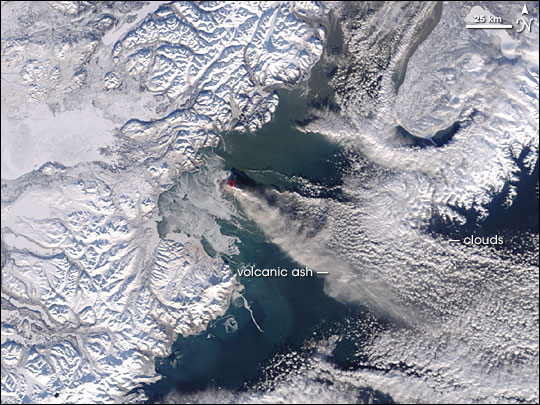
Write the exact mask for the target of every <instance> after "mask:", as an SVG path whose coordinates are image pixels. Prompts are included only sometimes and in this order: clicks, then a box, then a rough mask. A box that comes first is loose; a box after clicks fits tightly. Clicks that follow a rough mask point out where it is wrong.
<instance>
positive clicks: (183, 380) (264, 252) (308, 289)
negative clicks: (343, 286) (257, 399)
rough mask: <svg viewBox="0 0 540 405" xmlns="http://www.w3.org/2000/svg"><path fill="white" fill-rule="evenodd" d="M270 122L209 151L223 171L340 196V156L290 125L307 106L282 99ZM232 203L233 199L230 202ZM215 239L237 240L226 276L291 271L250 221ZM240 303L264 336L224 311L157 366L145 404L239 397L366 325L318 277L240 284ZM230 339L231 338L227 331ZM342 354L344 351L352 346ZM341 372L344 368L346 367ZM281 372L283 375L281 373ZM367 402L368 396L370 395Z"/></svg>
mask: <svg viewBox="0 0 540 405" xmlns="http://www.w3.org/2000/svg"><path fill="white" fill-rule="evenodd" d="M280 99H281V102H280V104H279V107H278V109H277V111H276V114H275V119H274V120H273V121H272V122H271V123H269V124H267V125H265V126H264V127H263V128H262V129H261V130H260V131H258V132H257V133H256V134H240V133H235V132H231V133H227V134H223V143H222V144H221V145H220V147H218V148H216V149H215V150H208V151H206V152H205V153H216V154H218V155H219V156H221V157H222V158H223V159H224V168H225V169H226V170H230V169H232V168H235V169H238V170H241V171H243V172H245V173H246V174H247V175H249V177H250V178H252V179H253V180H255V181H256V182H257V183H258V184H259V185H260V186H261V187H269V188H276V189H288V190H294V191H297V192H300V193H302V192H308V191H307V190H303V189H302V187H303V184H305V182H304V181H300V180H299V179H304V180H307V181H308V182H309V183H310V184H313V185H319V186H322V188H324V189H328V190H332V189H335V190H339V185H340V182H341V173H342V171H343V170H344V169H345V168H346V167H347V164H346V160H345V158H344V156H343V153H342V151H341V148H340V147H339V146H338V145H336V144H333V143H332V142H330V141H328V140H327V139H326V138H325V137H323V136H321V135H319V134H306V133H302V132H300V131H298V130H297V129H295V128H296V126H297V124H298V123H297V120H296V117H298V116H299V115H300V116H301V115H302V114H305V111H307V108H308V104H307V103H308V101H307V98H304V97H301V96H300V94H299V92H298V91H288V92H282V93H281V94H280ZM230 198H232V197H230ZM219 224H220V226H221V231H222V233H224V234H227V235H234V236H237V237H238V239H239V240H240V241H241V242H240V243H239V245H238V248H239V251H240V254H238V255H236V256H233V257H224V259H225V260H227V261H228V263H229V264H230V266H231V268H232V269H233V270H237V269H238V268H240V267H242V266H244V265H246V264H254V265H255V266H256V267H258V268H277V267H281V268H287V269H292V268H298V267H301V264H299V263H295V262H294V261H292V260H291V259H290V258H289V257H288V256H287V255H286V254H285V253H284V252H282V251H281V250H280V249H279V248H278V247H277V246H276V245H274V244H272V243H270V242H269V241H268V240H267V239H266V237H265V235H264V234H263V233H262V231H261V230H260V229H259V228H258V227H257V225H256V224H255V223H254V222H251V221H250V220H249V219H243V220H236V221H231V222H227V221H220V222H219ZM239 280H240V282H241V283H242V284H243V285H244V287H245V291H244V293H243V294H244V296H245V298H246V299H247V300H248V302H249V303H250V306H251V309H252V311H253V314H254V317H255V319H256V321H257V323H258V324H259V325H260V327H261V328H262V330H263V331H264V333H261V332H260V331H259V330H258V329H257V328H256V326H255V325H254V323H253V321H252V319H251V316H250V314H249V312H248V311H247V310H246V309H245V308H243V307H236V306H235V305H231V307H230V308H229V310H228V311H227V313H226V314H225V316H224V317H222V318H221V319H218V320H216V321H214V322H212V323H211V324H210V326H209V328H208V330H207V331H206V332H205V333H203V334H201V335H199V336H191V337H187V338H183V337H180V338H178V340H177V341H176V342H175V343H174V345H173V348H172V351H173V352H172V354H171V356H169V357H167V358H165V359H159V360H158V361H157V365H156V367H157V371H158V373H160V374H162V375H163V376H164V378H163V379H162V380H161V381H159V382H158V383H156V384H153V385H151V386H147V387H145V390H146V392H147V394H148V395H149V398H150V402H156V401H159V400H160V398H162V397H163V396H164V395H166V394H167V393H168V392H170V390H177V391H184V392H193V391H197V390H204V389H208V388H219V387H221V388H227V389H232V390H243V389H246V388H248V387H249V386H251V385H252V384H254V383H256V382H258V381H262V380H264V379H265V377H266V376H265V374H264V372H263V366H264V365H265V364H268V363H269V362H270V361H271V359H272V358H273V357H274V356H275V355H276V354H277V353H283V352H288V351H290V350H298V351H302V350H303V349H302V347H303V346H304V343H305V342H306V340H307V339H309V338H312V337H313V336H314V334H316V336H318V337H323V336H325V335H330V334H331V333H335V332H336V331H339V330H340V329H346V326H345V325H346V324H347V320H351V319H354V320H355V322H356V324H358V325H361V322H360V321H359V320H363V319H366V318H368V316H367V314H366V310H365V309H364V308H362V307H359V306H347V305H344V304H342V303H339V302H337V301H335V300H333V299H332V298H330V297H328V296H327V295H326V294H325V293H324V291H323V283H324V280H323V279H322V278H321V277H302V278H300V277H299V278H295V277H287V278H271V277H270V278H264V277H260V278H258V277H243V278H239ZM231 316H234V318H235V320H236V322H237V324H238V329H237V330H236V331H235V332H232V333H228V332H227V330H226V328H225V323H226V321H227V319H228V318H230V317H231ZM229 332H230V331H229ZM351 344H352V346H351V347H349V345H351ZM355 351H358V347H357V345H355V344H354V343H351V342H350V341H347V339H344V341H343V344H342V345H340V346H339V347H338V349H336V363H337V364H338V365H339V364H340V363H343V365H344V366H345V365H346V363H347V361H348V359H349V356H352V354H353V353H354V352H355ZM347 366H348V365H347ZM281 372H286V370H282V371H281ZM372 396H373V395H372Z"/></svg>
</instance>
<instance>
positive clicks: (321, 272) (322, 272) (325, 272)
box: [317, 271, 330, 274]
mask: <svg viewBox="0 0 540 405" xmlns="http://www.w3.org/2000/svg"><path fill="white" fill-rule="evenodd" d="M317 274H330V273H329V272H327V271H318V272H317Z"/></svg>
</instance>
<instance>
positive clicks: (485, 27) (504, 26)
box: [465, 24, 512, 30]
mask: <svg viewBox="0 0 540 405" xmlns="http://www.w3.org/2000/svg"><path fill="white" fill-rule="evenodd" d="M465 27H466V28H472V29H483V30H489V29H491V30H497V29H504V30H508V29H511V28H512V24H467V25H466V26H465Z"/></svg>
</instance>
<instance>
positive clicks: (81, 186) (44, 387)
mask: <svg viewBox="0 0 540 405" xmlns="http://www.w3.org/2000/svg"><path fill="white" fill-rule="evenodd" d="M327 7H328V6H325V5H321V4H317V3H309V2H300V3H249V2H227V3H218V2H208V3H206V2H203V3H198V4H195V3H184V2H170V3H161V2H159V3H153V2H122V3H120V2H119V3H101V2H96V3H93V2H86V1H50V2H3V3H2V95H1V101H2V231H1V237H2V242H1V249H2V301H1V303H2V306H1V308H2V310H1V314H2V316H1V320H2V333H1V350H2V375H1V387H2V402H6V403H19V402H33V403H35V402H44V403H47V402H48V403H51V402H52V403H54V402H59V401H60V402H75V403H94V402H126V401H134V400H139V401H140V400H144V393H143V392H142V390H140V389H138V387H140V385H141V384H143V383H148V382H152V381H155V380H156V379H158V378H159V376H158V375H157V374H156V372H155V368H154V359H155V357H156V356H166V355H167V354H168V353H169V351H170V347H171V344H172V342H173V341H174V339H175V338H176V336H177V335H178V334H182V335H189V334H196V333H199V332H201V331H203V330H204V329H205V328H206V325H207V324H208V322H210V321H211V320H212V319H215V318H216V317H217V316H219V315H221V314H223V313H224V312H225V310H226V308H227V307H228V305H229V301H230V298H231V295H232V294H233V292H234V291H236V290H237V289H238V288H239V286H238V283H237V281H236V279H235V277H234V275H233V273H232V272H231V270H230V268H229V267H228V265H227V264H225V263H224V262H223V261H222V260H221V259H219V258H217V259H216V258H211V257H209V256H208V255H207V254H206V253H205V251H204V249H203V247H202V245H201V242H200V241H199V240H198V239H197V238H195V237H193V236H188V235H187V234H186V233H183V232H181V230H180V232H176V233H175V234H170V235H167V236H166V237H160V235H159V234H158V230H157V225H156V223H157V222H158V221H160V219H161V218H160V216H159V214H158V212H157V201H158V198H159V196H160V195H161V194H162V193H163V192H164V191H166V190H168V189H169V188H171V186H172V185H173V184H174V179H175V178H177V177H178V175H179V174H180V173H183V172H186V171H193V170H197V169H198V168H200V167H201V165H202V164H203V160H202V158H201V155H200V153H199V150H200V149H201V148H204V147H209V146H215V145H217V143H218V142H219V136H218V134H219V132H221V131H225V130H231V129H235V130H238V131H243V132H251V131H255V130H257V129H258V128H260V127H261V126H262V125H263V124H264V123H266V122H268V121H269V120H270V119H271V118H272V114H273V112H274V111H275V108H276V105H277V103H278V97H277V95H276V93H275V90H276V89H277V88H279V87H286V86H292V85H294V84H296V83H299V82H300V81H302V80H305V79H306V78H307V77H309V73H310V69H311V68H312V67H313V65H314V64H315V63H316V62H317V61H318V60H319V58H320V56H321V54H322V50H323V45H324V41H325V26H324V24H325V21H326V15H327V12H328V9H327ZM45 122H46V123H47V124H46V125H45V124H44V123H45Z"/></svg>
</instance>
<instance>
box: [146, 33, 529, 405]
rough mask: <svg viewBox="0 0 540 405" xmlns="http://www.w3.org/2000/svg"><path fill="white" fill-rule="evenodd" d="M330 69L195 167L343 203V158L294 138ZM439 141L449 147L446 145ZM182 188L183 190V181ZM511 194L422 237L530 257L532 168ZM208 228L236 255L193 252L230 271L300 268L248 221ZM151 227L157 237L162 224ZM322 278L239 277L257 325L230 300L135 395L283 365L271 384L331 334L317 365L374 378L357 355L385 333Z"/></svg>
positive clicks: (197, 388) (234, 383)
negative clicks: (476, 240) (281, 360)
mask: <svg viewBox="0 0 540 405" xmlns="http://www.w3.org/2000/svg"><path fill="white" fill-rule="evenodd" d="M331 34H332V35H330V36H329V40H328V44H327V47H328V48H329V49H328V52H331V51H332V49H338V50H339V48H340V40H339V35H340V33H339V29H337V28H336V27H333V28H332V29H331ZM333 69H334V67H333V66H332V65H331V64H325V63H320V64H319V65H317V66H316V68H315V69H314V71H313V72H312V76H311V79H310V80H309V81H308V82H307V83H305V84H304V85H303V86H300V87H299V88H296V89H293V90H280V91H279V96H280V103H279V106H278V108H277V110H276V113H275V117H274V119H273V120H272V122H270V123H268V124H267V125H265V126H264V127H263V128H262V129H261V130H259V131H257V132H256V133H254V134H242V133H237V132H228V133H224V134H221V139H222V142H221V143H220V145H219V146H218V147H217V148H214V149H207V150H205V151H203V155H204V158H205V159H207V160H211V161H212V162H216V161H218V162H219V170H220V171H221V172H222V173H220V175H221V176H226V175H227V173H228V172H230V171H231V170H232V169H235V170H238V171H241V172H242V173H244V174H245V175H246V176H248V177H249V178H250V179H251V180H252V181H253V182H254V184H256V186H257V187H258V188H260V189H261V190H277V191H293V192H295V193H298V194H300V195H302V196H306V197H310V198H314V199H316V198H334V199H340V200H341V199H344V198H346V197H345V196H343V195H342V194H341V190H340V185H341V181H342V178H343V176H344V173H347V172H348V171H349V169H350V165H349V161H348V159H350V157H348V156H347V154H346V152H345V151H344V150H343V149H342V147H341V146H340V145H338V144H336V143H333V142H332V141H330V140H329V139H328V138H326V137H324V136H322V135H319V134H315V133H309V134H307V133H304V132H302V131H300V130H298V129H297V128H298V127H301V126H302V125H304V124H306V123H309V122H310V121H311V120H313V119H314V117H313V115H311V112H310V111H311V109H313V108H315V109H317V108H328V109H331V110H332V109H335V108H337V107H336V106H335V104H334V102H333V94H332V89H331V88H330V87H329V86H328V77H329V76H331V75H332V72H333ZM447 141H448V142H452V139H451V137H449V138H448V140H447ZM207 167H208V166H207ZM204 170H207V169H204ZM198 175H199V176H200V173H199V174H197V173H195V174H191V173H185V174H183V175H182V177H181V178H180V179H179V183H182V179H186V178H190V176H198ZM186 183H187V184H190V181H187V182H186ZM516 186H517V190H518V195H517V197H516V199H515V200H514V202H513V204H512V206H511V207H510V208H506V207H505V206H504V204H503V200H504V197H505V196H504V193H503V194H502V195H501V196H499V197H497V198H495V199H494V200H493V202H492V204H491V205H490V207H489V211H490V216H489V217H488V218H487V219H486V220H484V221H482V222H478V218H477V217H475V216H474V215H473V214H471V213H467V212H464V213H463V214H464V215H465V216H466V218H467V224H465V225H464V226H459V227H457V226H452V225H448V224H446V223H444V222H442V221H440V220H438V219H437V218H433V220H432V224H431V226H430V228H429V232H428V233H431V234H432V235H433V236H435V237H440V236H441V235H442V236H444V237H446V238H460V239H461V238H463V237H465V236H470V235H471V234H474V235H476V236H493V235H498V234H500V235H502V236H503V237H504V238H505V244H504V245H502V246H495V247H494V249H505V250H508V254H509V255H510V256H514V255H516V254H518V255H519V254H520V252H523V251H525V250H534V248H535V247H534V246H532V244H533V243H535V240H534V238H531V236H530V235H531V234H538V201H539V200H538V165H537V166H536V168H535V170H534V171H533V173H532V174H529V175H523V176H521V179H520V180H519V182H518V183H517V184H516ZM208 187H213V183H212V182H209V186H208ZM219 198H223V199H224V201H227V202H228V203H231V204H235V206H236V208H237V209H238V210H239V212H240V214H242V208H241V205H240V204H236V203H235V198H234V196H233V195H232V194H229V193H224V195H223V197H219ZM170 201H174V199H172V200H170ZM170 201H169V202H168V203H170ZM178 204H182V201H179V202H178ZM212 221H213V222H215V226H216V227H218V228H219V232H220V233H221V235H223V236H226V237H231V238H236V240H237V242H236V244H235V245H236V248H237V252H236V253H231V254H224V253H219V252H217V251H216V249H214V248H213V247H212V243H211V241H210V240H207V238H206V237H205V236H203V237H202V239H203V245H204V246H205V249H206V250H207V252H208V253H209V254H210V255H212V256H214V255H216V254H220V255H221V257H222V258H223V259H224V260H226V261H227V262H228V263H229V264H230V266H231V268H232V269H233V270H234V271H237V270H238V269H240V268H242V267H244V266H249V265H253V266H254V267H257V268H278V267H280V268H287V269H292V268H298V267H302V264H301V263H296V262H294V261H293V260H292V259H291V258H290V257H288V256H287V254H286V253H285V252H283V251H282V250H281V249H280V248H279V247H278V246H277V245H275V244H273V243H271V242H270V241H269V240H268V238H267V237H266V236H265V234H264V233H263V232H262V230H261V229H260V228H259V227H258V225H257V224H256V223H255V222H254V221H253V220H251V219H250V218H249V217H247V216H242V215H240V216H236V217H234V218H219V217H216V218H212ZM160 226H161V227H163V228H164V229H165V228H166V224H163V223H162V224H160ZM321 270H322V269H321ZM323 277H324V276H318V277H307V278H293V277H287V278H272V277H269V278H257V277H251V278H250V277H240V278H239V281H240V282H241V284H242V285H243V286H244V291H243V296H244V297H245V299H246V300H247V302H248V303H249V305H250V308H251V311H252V314H253V317H254V319H255V321H256V323H257V325H256V324H255V323H254V321H253V319H252V316H251V314H250V312H249V311H248V310H247V309H246V308H244V307H243V306H238V305H236V303H237V302H238V301H239V300H237V301H234V302H233V303H232V304H231V306H230V308H229V309H228V311H227V312H226V314H225V315H224V316H223V317H221V318H219V319H216V320H215V321H213V322H211V324H210V325H209V327H208V329H207V331H205V332H204V333H202V334H200V335H197V336H189V337H181V336H180V337H179V338H178V339H177V341H176V342H175V343H174V344H173V347H172V354H171V355H170V356H168V357H166V358H161V359H157V361H156V370H157V372H158V373H159V374H161V375H162V376H163V378H162V379H161V380H160V381H158V382H157V383H155V384H151V385H147V386H145V387H144V390H145V392H146V394H147V395H148V397H149V402H150V403H155V402H161V401H163V400H165V398H166V397H167V396H168V395H169V394H170V393H174V392H176V393H185V394H189V393H198V392H203V391H204V392H208V391H209V390H210V391H211V390H219V389H224V390H228V391H232V392H242V391H248V390H252V389H257V387H259V386H260V385H259V383H261V382H264V381H265V380H268V379H272V378H274V377H275V373H278V374H282V375H284V374H287V373H289V372H290V371H291V370H290V369H288V367H290V366H288V365H284V366H283V367H280V368H279V369H275V368H274V369H273V372H274V374H273V376H272V375H269V374H268V368H269V367H270V368H271V366H272V363H273V361H272V360H273V359H274V358H275V357H276V355H280V354H287V353H290V352H293V351H295V352H296V353H300V356H302V353H306V350H308V349H306V346H308V345H306V343H307V342H309V341H310V340H312V339H313V340H322V339H325V338H328V337H330V336H335V335H338V336H340V341H339V342H338V343H337V345H336V347H335V349H334V350H333V352H332V353H331V355H330V356H329V357H328V358H327V359H325V360H326V361H328V362H330V363H332V364H333V365H334V366H335V367H337V368H339V369H342V370H358V369H371V368H373V370H375V372H380V371H381V370H378V369H377V368H376V367H374V366H372V365H371V364H370V361H369V359H368V357H367V356H363V353H362V348H363V347H364V345H367V344H368V343H367V342H369V341H370V338H371V337H373V336H375V335H377V334H378V333H379V332H380V331H381V330H384V329H385V328H391V327H392V325H391V324H390V323H389V321H387V320H385V319H380V318H377V317H376V316H374V315H373V314H372V313H370V311H369V310H368V309H367V308H365V307H362V306H360V305H353V304H344V303H342V302H338V301H336V300H334V299H332V298H331V297H329V296H328V295H327V294H325V292H324V279H323ZM259 327H260V329H262V330H263V331H264V332H261V331H260V330H259ZM307 355H308V353H306V356H307ZM403 364H404V363H401V362H396V364H395V365H393V366H391V368H392V367H394V368H395V370H397V371H398V372H404V373H405V374H406V373H407V370H402V367H403ZM382 371H384V372H386V371H388V370H386V369H385V370H382ZM357 400H358V402H373V403H378V402H379V403H391V402H392V398H391V397H389V396H388V395H385V394H383V393H381V392H379V391H376V390H373V389H371V388H369V387H366V388H365V392H363V393H361V394H360V395H359V396H358V398H357Z"/></svg>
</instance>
